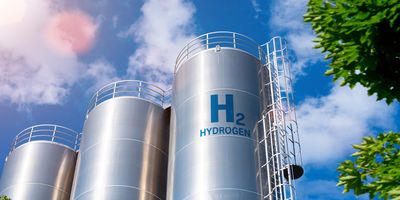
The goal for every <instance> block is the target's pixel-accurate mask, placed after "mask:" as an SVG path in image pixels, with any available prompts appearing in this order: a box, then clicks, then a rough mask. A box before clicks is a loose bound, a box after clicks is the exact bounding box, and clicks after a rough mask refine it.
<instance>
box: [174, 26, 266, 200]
mask: <svg viewBox="0 0 400 200" xmlns="http://www.w3.org/2000/svg"><path fill="white" fill-rule="evenodd" d="M240 45H242V46H240ZM245 45H247V47H249V48H250V49H252V48H253V50H254V51H255V52H256V53H255V54H252V53H250V52H248V51H246V49H245V48H244V47H245ZM241 47H243V48H241ZM258 50H259V49H258V45H257V44H255V43H253V42H252V40H251V39H249V38H247V37H245V36H243V35H240V34H236V33H229V32H222V33H221V32H219V33H209V34H206V35H203V36H200V37H199V38H196V39H195V40H193V41H192V42H191V43H189V44H188V45H187V46H186V47H185V48H184V49H183V50H182V52H181V54H180V55H179V56H178V59H177V66H176V68H175V69H176V71H175V79H174V84H173V96H172V104H171V108H172V115H171V129H170V130H171V142H170V154H169V155H170V161H169V179H168V192H167V199H168V200H208V199H212V200H256V199H260V194H259V192H258V189H257V178H256V173H257V172H256V171H257V170H256V168H257V166H256V165H257V163H256V158H255V153H254V151H255V146H256V144H257V142H256V141H255V139H256V138H255V136H254V135H252V130H253V128H254V126H255V124H256V122H257V121H258V120H259V117H260V97H259V77H258V76H259V75H258V72H259V71H260V67H261V63H260V60H259V58H260V57H259V56H257V54H258V53H259V52H258Z"/></svg>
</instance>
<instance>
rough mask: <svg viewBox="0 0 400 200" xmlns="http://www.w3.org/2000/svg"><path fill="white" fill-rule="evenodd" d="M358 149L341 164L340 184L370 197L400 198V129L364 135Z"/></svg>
mask: <svg viewBox="0 0 400 200" xmlns="http://www.w3.org/2000/svg"><path fill="white" fill-rule="evenodd" d="M353 147H354V148H355V149H357V150H358V151H357V152H355V153H354V154H353V155H352V156H353V157H355V161H351V160H346V161H345V162H343V163H341V164H340V166H339V167H338V171H339V172H341V174H340V176H339V183H338V186H341V185H343V186H344V192H349V191H350V190H353V191H354V194H355V195H361V194H367V193H368V194H369V197H370V198H371V199H372V198H373V197H376V196H378V197H379V198H384V199H388V198H392V199H396V200H400V149H399V147H400V133H393V132H389V133H381V134H379V135H378V136H377V137H376V138H374V137H364V138H363V142H362V143H361V144H359V145H353Z"/></svg>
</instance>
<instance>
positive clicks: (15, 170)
mask: <svg viewBox="0 0 400 200" xmlns="http://www.w3.org/2000/svg"><path fill="white" fill-rule="evenodd" d="M290 74H291V73H290V68H289V62H288V60H287V48H286V43H285V42H284V40H282V39H281V38H280V37H274V38H272V39H271V40H270V41H268V42H267V43H265V44H263V45H259V44H258V43H257V42H255V41H254V40H252V39H251V38H249V37H247V36H245V35H242V34H239V33H234V32H227V31H219V32H211V33H207V34H204V35H201V36H199V37H197V38H195V39H193V40H192V41H190V42H189V43H188V44H187V45H186V46H185V47H183V49H182V50H181V52H180V53H179V54H178V56H177V59H176V64H175V69H174V79H173V84H172V90H168V91H165V90H163V89H162V88H160V87H158V86H156V85H155V84H152V83H148V82H144V81H139V80H122V81H117V82H113V83H110V84H108V85H106V86H104V87H102V88H101V89H99V90H98V91H97V92H96V93H95V94H94V95H93V97H92V99H91V100H90V102H89V106H88V110H87V114H86V120H85V122H84V127H83V132H82V133H78V132H76V131H74V130H72V129H69V128H66V127H63V126H59V125H52V124H42V125H36V126H32V127H29V128H27V129H24V130H23V131H21V132H20V133H19V134H18V135H17V136H16V137H15V140H14V142H13V144H12V148H11V151H10V153H9V155H8V156H7V158H6V161H5V166H4V169H3V173H2V176H1V179H0V194H4V195H7V196H9V197H10V198H11V199H13V200H27V199H29V200H47V199H49V200H56V199H60V200H68V199H71V200H101V199H105V200H108V199H110V200H128V199H139V200H147V199H154V200H164V199H167V200H208V199H210V200H214V199H216V200H217V199H218V200H284V199H285V200H286V199H292V200H293V199H296V190H295V179H298V178H299V177H301V176H302V175H303V168H302V167H301V166H302V163H301V149H300V142H299V136H298V132H297V120H296V114H295V108H294V100H293V89H292V86H291V83H292V82H291V76H290Z"/></svg>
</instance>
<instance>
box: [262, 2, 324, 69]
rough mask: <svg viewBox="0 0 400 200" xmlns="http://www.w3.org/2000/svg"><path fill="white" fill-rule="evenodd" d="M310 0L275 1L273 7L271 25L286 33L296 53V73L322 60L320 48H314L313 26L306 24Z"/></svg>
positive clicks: (274, 29)
mask: <svg viewBox="0 0 400 200" xmlns="http://www.w3.org/2000/svg"><path fill="white" fill-rule="evenodd" d="M307 2H308V0H283V1H275V2H274V6H273V8H272V14H271V18H270V20H269V25H270V27H271V30H273V31H276V33H282V32H284V33H285V38H286V40H287V41H288V43H289V49H291V50H293V51H294V53H295V54H296V55H295V56H296V58H297V59H296V61H295V62H293V70H292V71H293V73H294V75H300V74H303V70H304V68H306V67H307V66H308V65H312V64H314V63H315V62H317V61H319V60H322V58H323V57H322V55H321V53H320V51H319V50H317V49H314V48H313V47H314V46H315V44H314V42H313V40H314V39H315V35H314V34H313V32H312V30H311V27H310V26H309V25H306V24H304V22H303V15H304V14H305V13H306V9H307V7H306V5H307Z"/></svg>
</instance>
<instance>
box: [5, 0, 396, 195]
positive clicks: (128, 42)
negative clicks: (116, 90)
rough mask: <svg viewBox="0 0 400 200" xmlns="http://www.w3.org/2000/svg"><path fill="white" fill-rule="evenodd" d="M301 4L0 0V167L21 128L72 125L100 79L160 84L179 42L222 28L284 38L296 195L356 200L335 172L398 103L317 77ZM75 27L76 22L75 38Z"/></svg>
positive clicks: (321, 64) (320, 64)
mask: <svg viewBox="0 0 400 200" xmlns="http://www.w3.org/2000/svg"><path fill="white" fill-rule="evenodd" d="M306 3H307V1H306V0H281V1H278V0H274V1H266V0H248V1H245V0H237V1H228V0H214V1H209V0H203V1H188V0H168V1H167V0H143V1H111V0H100V1H80V0H52V1H50V0H0V160H1V162H0V169H2V167H3V160H4V158H5V157H6V155H7V153H8V151H9V147H10V145H11V142H12V139H13V138H14V136H15V135H16V134H17V133H18V132H19V131H21V130H22V129H24V128H26V127H28V126H31V125H35V124H41V123H54V124H60V125H64V126H67V127H70V128H72V129H74V130H77V131H81V130H82V127H83V122H84V118H85V112H86V107H87V104H88V102H89V99H90V97H91V95H92V94H93V93H94V92H95V91H96V90H97V89H98V88H100V87H101V86H102V85H104V84H107V83H109V82H112V81H114V80H119V79H142V80H147V81H151V82H156V83H158V84H159V85H160V86H162V87H164V88H168V87H169V85H170V84H171V80H172V70H173V66H174V61H175V58H176V56H177V54H178V52H179V50H180V49H181V48H182V47H183V46H184V45H185V43H186V42H187V41H188V40H190V39H191V38H193V37H195V36H196V35H201V34H203V33H207V32H212V31H218V30H228V31H234V32H238V33H242V34H245V35H247V36H249V37H251V38H253V39H254V40H256V41H257V42H259V43H260V44H263V43H265V42H266V41H268V40H269V39H270V38H271V37H273V36H275V35H281V36H283V37H284V38H286V40H287V41H288V45H289V48H290V49H291V57H292V71H293V72H294V80H295V85H294V89H295V98H296V106H297V116H298V123H299V133H300V139H301V142H302V150H303V163H304V167H305V175H304V176H303V177H302V179H301V180H300V181H298V182H297V189H298V197H299V199H310V200H311V199H325V200H331V199H332V200H334V199H338V200H339V199H356V198H355V197H354V196H353V195H352V194H346V195H342V194H341V190H342V189H341V188H338V187H335V184H336V181H337V176H338V173H337V172H336V171H335V169H336V167H337V165H338V163H339V162H340V161H343V160H345V159H349V158H350V157H349V156H348V155H350V154H351V153H352V148H351V144H353V143H357V142H359V141H360V139H361V137H362V136H366V135H372V134H375V133H377V132H379V131H385V130H398V127H399V126H400V115H399V112H398V111H399V105H398V103H394V104H393V105H391V106H387V105H386V104H385V103H384V102H376V97H374V96H372V97H369V96H367V93H366V90H365V89H364V88H362V87H359V86H357V87H355V88H354V89H353V90H350V89H348V88H347V87H339V86H338V84H337V83H333V82H332V78H331V77H326V76H324V75H323V73H324V71H325V70H326V69H327V64H328V63H327V62H325V61H323V55H322V54H321V53H320V52H319V51H318V50H315V49H313V48H312V46H313V45H314V44H313V42H312V40H313V39H314V37H315V36H314V35H313V33H312V31H311V29H310V26H309V25H308V24H304V23H303V22H302V15H303V14H304V12H305V10H306ZM71 15H72V16H75V17H77V18H73V19H74V20H73V21H74V23H69V24H67V25H65V26H66V29H65V30H66V32H67V33H66V34H67V35H66V36H63V37H67V39H69V40H68V41H69V42H70V43H68V42H66V41H64V40H62V39H61V40H60V38H57V37H58V36H59V35H57V34H59V33H60V30H58V29H59V28H60V27H57V26H52V24H53V25H54V23H57V22H59V21H57V20H67V21H68V20H70V18H68V16H69V17H70V16H71ZM76 24H81V25H82V26H83V27H85V31H86V32H85V33H83V36H82V33H80V34H79V33H76V32H75V30H74V28H73V26H74V25H76ZM70 26H72V28H71V27H70ZM61 29H62V27H61ZM71 29H72V30H71ZM63 30H64V29H63ZM63 30H61V31H63ZM68 34H70V35H72V36H70V35H68ZM76 34H77V35H76ZM68 37H72V38H68ZM74 37H77V38H74ZM364 198H365V197H364Z"/></svg>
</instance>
